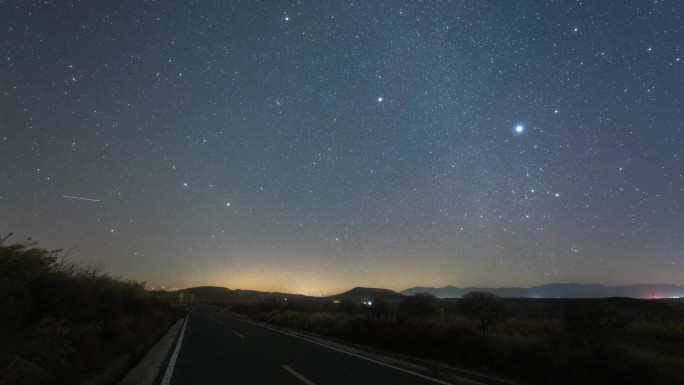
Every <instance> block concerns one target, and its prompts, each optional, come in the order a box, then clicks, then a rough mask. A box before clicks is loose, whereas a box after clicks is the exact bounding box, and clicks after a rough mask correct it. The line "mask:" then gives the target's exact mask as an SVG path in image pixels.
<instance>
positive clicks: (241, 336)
mask: <svg viewBox="0 0 684 385" xmlns="http://www.w3.org/2000/svg"><path fill="white" fill-rule="evenodd" d="M233 333H235V335H236V336H238V337H240V338H242V339H243V340H244V339H245V336H243V335H242V334H240V333H238V332H237V331H236V330H233Z"/></svg>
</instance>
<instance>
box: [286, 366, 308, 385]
mask: <svg viewBox="0 0 684 385" xmlns="http://www.w3.org/2000/svg"><path fill="white" fill-rule="evenodd" d="M283 369H285V370H287V371H288V372H290V374H292V375H293V376H295V377H297V378H298V379H299V380H300V381H301V382H303V383H305V384H306V385H316V384H314V383H313V382H311V380H309V379H308V378H306V377H304V376H302V375H301V374H299V373H297V371H296V370H294V369H292V368H291V367H289V366H287V365H283Z"/></svg>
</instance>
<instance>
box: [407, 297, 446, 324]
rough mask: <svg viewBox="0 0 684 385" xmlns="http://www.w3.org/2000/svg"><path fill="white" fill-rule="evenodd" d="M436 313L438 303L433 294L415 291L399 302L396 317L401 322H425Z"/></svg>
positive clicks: (437, 311)
mask: <svg viewBox="0 0 684 385" xmlns="http://www.w3.org/2000/svg"><path fill="white" fill-rule="evenodd" d="M438 313H439V305H438V303H437V299H436V298H435V296H434V295H432V294H429V293H416V294H414V295H412V296H410V297H407V298H406V299H404V300H403V301H402V302H401V303H400V304H399V308H398V309H397V319H398V320H399V321H401V322H425V321H427V320H429V319H432V318H434V317H435V316H436V315H437V314H438Z"/></svg>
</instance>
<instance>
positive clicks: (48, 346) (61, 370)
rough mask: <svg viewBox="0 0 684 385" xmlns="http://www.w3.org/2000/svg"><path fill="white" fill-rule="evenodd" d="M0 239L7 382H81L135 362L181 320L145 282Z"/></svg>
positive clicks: (0, 336)
mask: <svg viewBox="0 0 684 385" xmlns="http://www.w3.org/2000/svg"><path fill="white" fill-rule="evenodd" d="M10 236H11V234H10V235H9V236H4V237H2V236H0V384H2V385H5V384H7V385H10V384H11V385H23V384H26V385H39V384H79V383H82V382H84V381H85V380H87V379H89V378H93V377H96V376H98V375H99V374H100V373H101V372H102V371H103V370H104V368H105V367H107V365H108V364H110V363H111V362H112V360H114V359H116V358H119V357H122V356H123V355H125V354H130V357H132V358H133V359H135V358H136V357H140V356H141V355H142V354H144V353H145V351H144V349H145V348H146V347H149V344H150V343H152V342H154V338H157V337H159V336H160V333H162V332H164V331H165V330H166V329H167V328H168V327H169V326H170V325H171V324H172V323H173V322H175V321H176V320H177V319H178V317H179V316H180V315H181V312H180V310H179V309H177V308H176V307H174V306H173V305H171V304H170V303H168V302H164V301H162V300H159V299H156V298H152V297H151V296H150V295H149V293H148V292H147V291H146V290H145V289H144V283H142V282H135V281H130V280H125V279H122V278H115V277H111V276H109V275H107V274H105V273H102V272H101V269H100V268H99V267H98V266H88V265H82V264H78V263H75V262H72V261H70V260H69V259H67V257H66V256H65V255H64V253H62V252H61V250H46V249H42V248H39V247H37V246H36V243H34V242H32V241H31V240H30V239H29V240H27V241H25V242H19V243H9V242H8V240H9V237H10Z"/></svg>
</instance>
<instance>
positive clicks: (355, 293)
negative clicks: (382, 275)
mask: <svg viewBox="0 0 684 385" xmlns="http://www.w3.org/2000/svg"><path fill="white" fill-rule="evenodd" d="M328 298H330V299H333V300H338V301H340V300H344V299H346V300H352V301H363V300H369V299H373V298H381V299H384V300H389V301H392V300H401V299H403V298H404V295H402V294H399V293H397V292H396V291H392V290H389V289H378V288H372V287H355V288H353V289H351V290H349V291H345V292H344V293H340V294H337V295H333V296H330V297H328Z"/></svg>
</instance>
